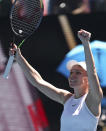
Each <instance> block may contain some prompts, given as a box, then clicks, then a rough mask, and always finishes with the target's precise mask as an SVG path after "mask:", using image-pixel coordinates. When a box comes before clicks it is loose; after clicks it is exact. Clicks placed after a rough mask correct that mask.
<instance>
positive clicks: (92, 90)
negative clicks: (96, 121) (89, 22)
mask: <svg viewBox="0 0 106 131" xmlns="http://www.w3.org/2000/svg"><path fill="white" fill-rule="evenodd" d="M78 37H79V39H80V40H81V42H82V44H83V46H84V52H85V61H86V64H87V74H88V82H89V93H88V96H87V99H86V103H87V105H88V107H89V108H90V109H91V111H92V112H93V113H94V114H95V115H99V114H100V103H101V99H102V97H103V92H102V89H101V87H100V83H99V79H98V76H97V72H96V69H95V63H94V58H93V55H92V52H91V48H90V44H89V40H90V37H91V33H89V32H87V31H85V30H80V31H79V32H78Z"/></svg>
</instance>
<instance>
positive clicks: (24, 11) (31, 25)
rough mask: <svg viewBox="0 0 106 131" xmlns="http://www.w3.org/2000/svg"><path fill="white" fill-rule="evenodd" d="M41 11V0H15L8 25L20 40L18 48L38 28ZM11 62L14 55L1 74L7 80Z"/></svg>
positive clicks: (41, 15)
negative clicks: (9, 24)
mask: <svg viewBox="0 0 106 131" xmlns="http://www.w3.org/2000/svg"><path fill="white" fill-rule="evenodd" d="M43 9H44V8H43V2H42V0H15V2H14V4H13V6H12V9H11V12H10V23H11V28H12V31H13V33H14V34H15V36H17V37H19V39H22V40H21V42H20V44H19V45H18V48H20V47H21V46H22V45H23V43H24V42H25V40H26V39H27V38H28V37H29V36H31V35H32V34H33V32H34V31H35V30H36V29H37V28H38V27H39V25H40V23H41V20H42V17H43ZM13 61H14V55H12V56H10V57H9V60H8V63H7V66H6V69H5V71H4V74H3V77H4V78H8V74H9V72H10V70H11V67H12V64H13Z"/></svg>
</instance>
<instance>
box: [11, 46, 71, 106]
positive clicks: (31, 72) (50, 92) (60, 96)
mask: <svg viewBox="0 0 106 131" xmlns="http://www.w3.org/2000/svg"><path fill="white" fill-rule="evenodd" d="M14 51H15V52H16V56H15V59H16V61H17V62H18V63H19V65H20V66H21V68H22V70H23V72H24V74H25V76H26V78H27V79H28V80H29V82H30V83H31V84H32V85H33V86H34V87H36V88H37V89H38V90H39V91H41V92H42V93H43V94H45V95H46V96H48V97H49V98H50V99H52V100H54V101H56V102H59V103H61V104H64V102H65V101H66V99H68V97H70V96H71V93H70V92H68V91H66V90H63V89H59V88H56V87H55V86H53V85H52V84H50V83H48V82H47V81H45V80H43V78H42V77H41V75H40V74H39V73H38V72H37V71H36V70H35V69H34V68H33V67H32V66H31V65H30V64H29V63H28V62H27V61H26V59H25V58H24V57H23V56H22V54H21V52H20V50H19V49H17V47H16V45H14V48H13V49H11V50H10V55H13V54H14Z"/></svg>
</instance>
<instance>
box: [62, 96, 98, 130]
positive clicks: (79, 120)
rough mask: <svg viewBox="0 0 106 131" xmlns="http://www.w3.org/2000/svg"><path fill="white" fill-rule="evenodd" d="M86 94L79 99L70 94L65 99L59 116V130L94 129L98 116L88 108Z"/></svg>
mask: <svg viewBox="0 0 106 131" xmlns="http://www.w3.org/2000/svg"><path fill="white" fill-rule="evenodd" d="M86 96H87V94H85V95H84V96H82V97H80V98H79V99H75V98H74V96H72V97H70V98H69V99H68V100H67V101H66V103H65V105H64V110H63V113H62V116H61V129H60V130H61V131H96V129H97V124H98V119H99V117H98V118H97V117H95V116H94V115H93V114H92V113H91V111H90V110H89V109H88V107H87V105H86V103H85V98H86Z"/></svg>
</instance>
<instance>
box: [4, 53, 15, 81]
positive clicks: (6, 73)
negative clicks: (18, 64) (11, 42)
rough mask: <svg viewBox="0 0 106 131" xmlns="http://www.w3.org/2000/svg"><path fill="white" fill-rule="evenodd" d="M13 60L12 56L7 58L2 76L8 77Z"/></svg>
mask: <svg viewBox="0 0 106 131" xmlns="http://www.w3.org/2000/svg"><path fill="white" fill-rule="evenodd" d="M13 61H14V56H10V57H9V60H8V63H7V66H6V69H5V71H4V74H3V78H7V79H8V74H9V73H10V70H11V67H12V64H13Z"/></svg>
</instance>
